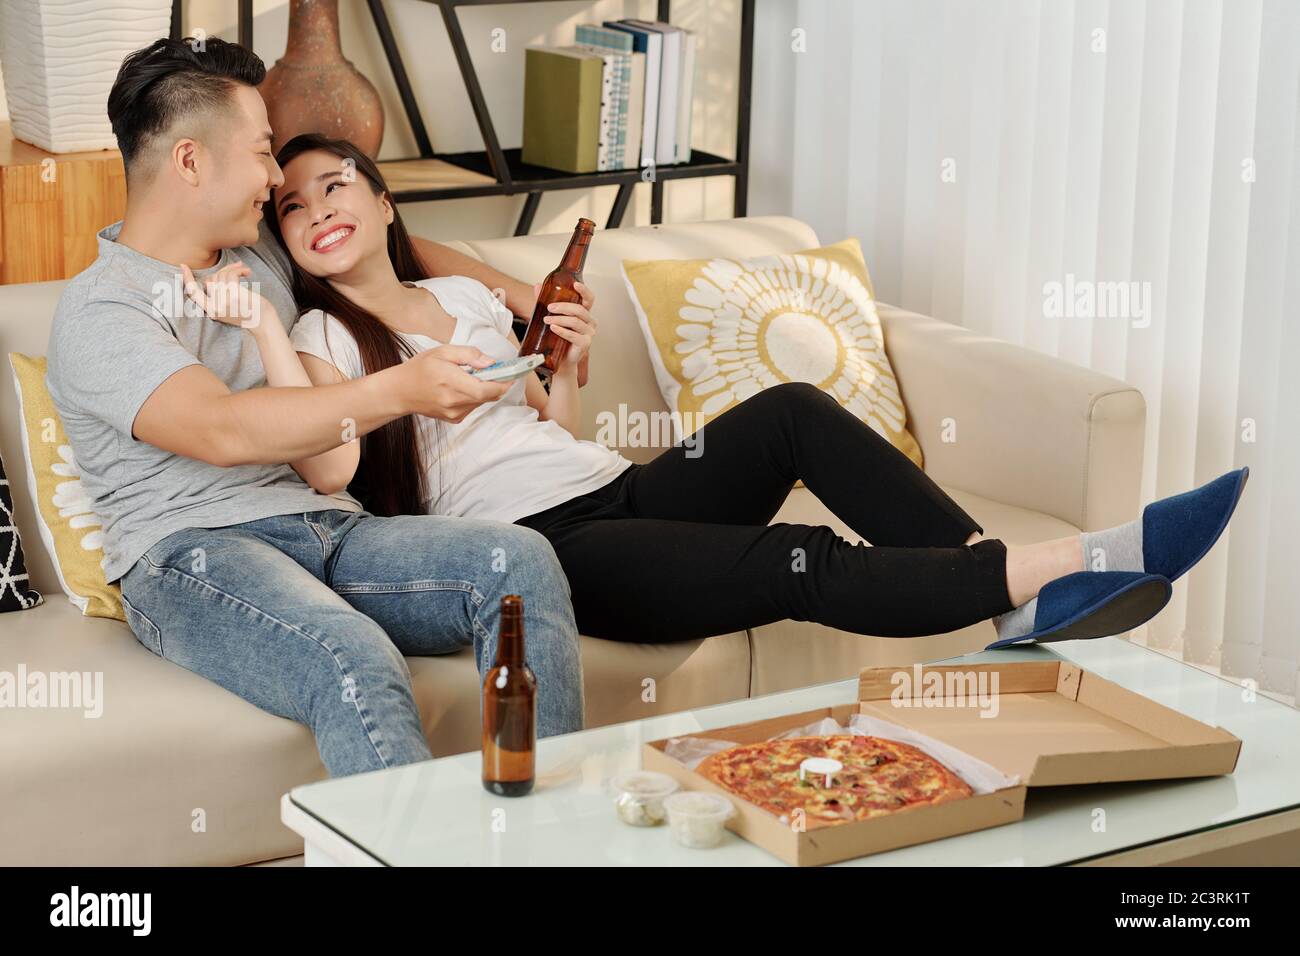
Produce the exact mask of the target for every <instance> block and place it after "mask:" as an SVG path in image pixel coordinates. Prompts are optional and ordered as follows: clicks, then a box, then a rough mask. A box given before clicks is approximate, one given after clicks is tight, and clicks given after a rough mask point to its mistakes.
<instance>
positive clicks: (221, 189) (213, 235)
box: [200, 85, 284, 249]
mask: <svg viewBox="0 0 1300 956" xmlns="http://www.w3.org/2000/svg"><path fill="white" fill-rule="evenodd" d="M200 170H201V173H202V177H201V181H200V188H201V189H202V191H203V192H202V197H201V205H202V207H203V210H204V215H205V218H206V219H207V222H205V223H203V224H202V227H203V228H204V229H205V231H207V232H209V233H210V240H211V241H212V242H213V243H214V245H215V247H216V248H221V249H229V248H231V247H233V246H246V245H251V244H252V243H254V242H256V241H257V224H258V222H259V221H261V218H262V215H263V212H262V204H263V203H266V202H269V201H270V198H271V190H272V189H274V188H275V187H276V186H279V185H280V184H281V183H283V182H284V175H283V173H281V172H280V167H279V165H278V164H277V163H276V161H275V157H274V156H272V155H271V124H270V122H269V121H268V120H267V118H266V104H264V103H263V102H262V96H261V94H260V93H258V92H257V90H255V89H254V88H253V87H251V86H243V85H240V86H238V87H237V88H236V89H235V92H234V94H233V95H232V97H231V108H230V110H228V111H227V112H226V113H224V114H223V115H221V116H219V117H216V118H214V119H213V120H212V121H211V125H210V127H209V129H208V131H207V134H206V135H205V136H204V137H203V142H202V145H201V152H200Z"/></svg>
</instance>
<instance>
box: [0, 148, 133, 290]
mask: <svg viewBox="0 0 1300 956" xmlns="http://www.w3.org/2000/svg"><path fill="white" fill-rule="evenodd" d="M125 211H126V175H125V173H124V172H123V170H122V157H121V156H120V155H119V154H118V152H117V151H116V150H107V149H106V150H99V151H97V152H91V153H62V154H57V153H47V152H45V150H43V149H40V148H38V147H36V146H32V145H31V144H30V143H24V142H22V141H21V140H16V139H14V138H13V134H12V133H11V131H10V126H9V124H8V123H0V285H4V284H9V283H15V282H46V281H49V280H52V279H67V278H70V277H72V276H74V275H76V274H77V273H78V272H80V271H81V270H82V269H84V268H86V266H88V265H90V263H91V262H93V261H94V259H95V256H96V255H97V254H98V251H99V250H98V247H97V243H96V241H95V233H97V232H98V231H99V230H100V229H103V228H104V227H105V226H107V225H109V224H110V223H114V222H117V220H119V219H121V218H122V216H123V214H124V213H125Z"/></svg>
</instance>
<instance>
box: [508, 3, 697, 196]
mask: <svg viewBox="0 0 1300 956" xmlns="http://www.w3.org/2000/svg"><path fill="white" fill-rule="evenodd" d="M575 39H576V41H577V42H576V43H575V44H573V45H572V46H562V47H549V46H541V45H536V46H529V47H527V48H526V49H525V65H524V136H523V150H522V158H523V161H524V162H526V163H529V164H532V165H536V166H546V167H550V168H552V169H559V170H562V171H565V172H572V173H589V172H605V171H611V170H621V169H635V168H637V167H638V166H645V165H650V164H654V165H656V166H659V165H665V166H666V165H673V164H676V163H688V162H690V159H691V150H690V142H691V112H692V110H691V106H692V102H693V94H694V86H695V84H694V74H695V61H696V50H697V44H696V37H695V35H694V34H693V33H691V32H690V31H689V30H683V29H681V28H680V27H675V26H672V25H671V24H667V23H655V22H651V21H647V20H611V21H606V22H605V23H604V24H603V25H600V26H597V25H596V24H581V25H580V26H578V27H577V29H576V31H575Z"/></svg>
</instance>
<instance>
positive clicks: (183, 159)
mask: <svg viewBox="0 0 1300 956" xmlns="http://www.w3.org/2000/svg"><path fill="white" fill-rule="evenodd" d="M171 162H172V167H173V168H174V169H175V170H176V175H178V176H180V178H181V179H183V180H184V181H185V182H187V183H189V184H190V185H191V186H197V185H198V184H199V144H198V143H196V142H195V141H194V140H192V139H189V138H184V139H178V140H177V141H176V142H175V143H174V144H173V145H172V151H171Z"/></svg>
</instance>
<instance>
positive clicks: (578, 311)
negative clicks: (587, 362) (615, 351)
mask: <svg viewBox="0 0 1300 956" xmlns="http://www.w3.org/2000/svg"><path fill="white" fill-rule="evenodd" d="M533 288H534V290H535V295H541V293H542V287H541V285H535V286H534V287H533ZM573 288H574V291H576V292H577V293H578V294H579V295H580V296H582V301H581V302H552V303H551V305H550V308H549V309H548V310H547V312H548V314H547V316H546V324H547V325H549V326H550V327H551V328H552V329H553V330H554V331H555V334H556V335H558V336H559V337H560V338H562V339H564V340H565V341H567V342H568V343H569V348H568V351H566V352H565V353H564V359H563V360H562V361H561V363H560V366H561V368H564V369H576V368H577V367H578V365H579V364H581V363H582V362H583V360H584V359H585V358H586V357H587V354H588V352H589V351H590V350H591V341H592V339H593V338H595V336H596V320H595V319H594V318H593V317H592V315H591V307H592V305H594V304H595V301H596V297H595V296H594V295H592V293H591V288H590V287H589V286H587V285H586V284H585V283H582V282H578V283H575V284H574V286H573Z"/></svg>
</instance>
